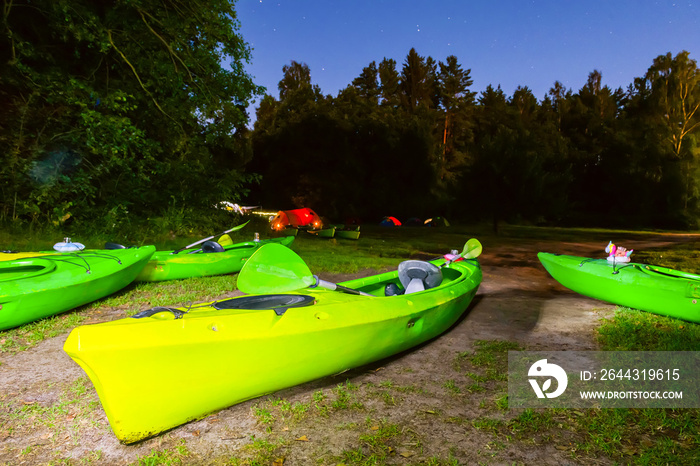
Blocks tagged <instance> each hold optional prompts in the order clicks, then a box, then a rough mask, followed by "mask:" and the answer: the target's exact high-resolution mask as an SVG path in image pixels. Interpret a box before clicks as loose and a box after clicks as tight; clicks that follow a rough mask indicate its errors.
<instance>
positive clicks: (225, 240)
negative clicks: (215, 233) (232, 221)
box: [217, 235, 233, 246]
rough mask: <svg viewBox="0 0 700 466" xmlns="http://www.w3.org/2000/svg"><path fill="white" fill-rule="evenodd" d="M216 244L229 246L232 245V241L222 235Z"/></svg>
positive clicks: (227, 236)
mask: <svg viewBox="0 0 700 466" xmlns="http://www.w3.org/2000/svg"><path fill="white" fill-rule="evenodd" d="M217 243H219V244H220V245H222V246H230V245H232V244H233V240H232V239H231V237H230V236H229V235H222V236H221V238H219V239H218V240H217Z"/></svg>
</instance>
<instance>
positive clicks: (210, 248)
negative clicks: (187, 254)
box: [202, 241, 224, 253]
mask: <svg viewBox="0 0 700 466" xmlns="http://www.w3.org/2000/svg"><path fill="white" fill-rule="evenodd" d="M202 252H205V253H206V252H224V247H223V246H222V245H220V244H219V243H217V242H216V241H205V242H204V244H202Z"/></svg>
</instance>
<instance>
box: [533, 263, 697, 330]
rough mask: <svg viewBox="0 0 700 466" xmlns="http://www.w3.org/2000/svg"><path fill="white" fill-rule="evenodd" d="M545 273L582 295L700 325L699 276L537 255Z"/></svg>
mask: <svg viewBox="0 0 700 466" xmlns="http://www.w3.org/2000/svg"><path fill="white" fill-rule="evenodd" d="M537 257H539V259H540V262H542V265H544V268H545V269H547V272H549V274H550V275H551V276H552V277H554V279H555V280H557V281H558V282H559V283H561V284H562V285H564V286H565V287H567V288H569V289H571V290H573V291H575V292H577V293H580V294H582V295H585V296H588V297H591V298H595V299H600V300H602V301H607V302H609V303H613V304H617V305H618V306H625V307H631V308H634V309H639V310H642V311H647V312H652V313H654V314H661V315H665V316H669V317H675V318H678V319H683V320H687V321H691V322H698V323H700V276H699V275H694V274H690V273H685V272H680V271H678V270H673V269H669V268H666V267H659V266H656V265H646V264H637V263H633V262H629V263H618V264H616V265H615V267H613V265H612V263H611V262H609V261H608V260H606V259H587V258H585V257H578V256H567V255H558V254H550V253H546V252H540V253H539V254H538V255H537Z"/></svg>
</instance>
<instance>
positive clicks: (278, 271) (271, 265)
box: [238, 243, 316, 294]
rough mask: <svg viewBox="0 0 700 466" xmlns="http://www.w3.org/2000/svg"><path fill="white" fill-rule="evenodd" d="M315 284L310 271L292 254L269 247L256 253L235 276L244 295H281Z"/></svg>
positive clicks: (273, 246) (272, 244)
mask: <svg viewBox="0 0 700 466" xmlns="http://www.w3.org/2000/svg"><path fill="white" fill-rule="evenodd" d="M315 283H316V279H315V278H314V276H313V275H312V274H311V270H309V267H308V266H307V265H306V263H305V262H304V261H303V260H302V258H301V257H299V256H298V255H297V254H296V253H295V252H294V251H292V250H291V249H289V248H288V247H286V246H282V245H281V244H276V243H270V244H266V245H264V246H262V247H261V248H260V249H258V250H257V251H255V253H253V255H252V256H250V258H249V259H248V260H247V261H246V263H245V264H244V265H243V268H242V269H241V271H240V273H239V274H238V289H239V290H241V291H242V292H244V293H248V294H250V293H284V292H286V291H293V290H300V289H303V288H308V287H309V286H311V285H313V284H315Z"/></svg>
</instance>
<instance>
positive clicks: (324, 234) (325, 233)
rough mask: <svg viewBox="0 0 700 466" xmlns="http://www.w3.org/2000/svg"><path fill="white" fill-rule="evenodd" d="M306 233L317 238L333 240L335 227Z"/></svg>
mask: <svg viewBox="0 0 700 466" xmlns="http://www.w3.org/2000/svg"><path fill="white" fill-rule="evenodd" d="M306 232H307V233H308V234H310V235H313V236H317V237H319V238H333V236H335V227H334V226H332V225H331V226H329V227H326V228H323V229H320V230H306Z"/></svg>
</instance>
